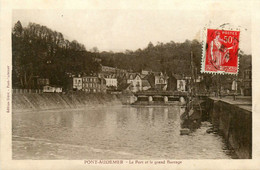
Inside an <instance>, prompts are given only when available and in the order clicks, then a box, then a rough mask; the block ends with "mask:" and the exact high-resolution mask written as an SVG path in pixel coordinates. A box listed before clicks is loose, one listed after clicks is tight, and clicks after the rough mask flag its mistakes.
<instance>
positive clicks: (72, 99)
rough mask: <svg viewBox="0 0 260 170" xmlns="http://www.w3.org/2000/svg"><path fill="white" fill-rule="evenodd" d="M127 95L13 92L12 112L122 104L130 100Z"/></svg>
mask: <svg viewBox="0 0 260 170" xmlns="http://www.w3.org/2000/svg"><path fill="white" fill-rule="evenodd" d="M129 98H130V96H129V95H114V94H101V93H100V94H98V93H96V94H89V93H82V92H73V93H67V94H62V93H40V94H39V93H31V94H13V95H12V109H13V112H24V111H41V110H56V109H78V108H84V107H93V106H96V105H122V104H126V103H127V102H130V100H129Z"/></svg>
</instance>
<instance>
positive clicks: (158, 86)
mask: <svg viewBox="0 0 260 170" xmlns="http://www.w3.org/2000/svg"><path fill="white" fill-rule="evenodd" d="M168 78H169V77H168V76H167V75H166V74H163V73H162V72H152V73H150V74H149V75H147V76H146V77H145V78H144V79H147V80H148V81H149V83H150V85H151V87H152V88H153V89H155V90H166V89H167V84H168Z"/></svg>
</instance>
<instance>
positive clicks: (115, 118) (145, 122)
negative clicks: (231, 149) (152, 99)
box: [13, 106, 229, 159]
mask: <svg viewBox="0 0 260 170" xmlns="http://www.w3.org/2000/svg"><path fill="white" fill-rule="evenodd" d="M183 111H184V110H183V108H180V107H178V106H174V107H130V106H129V107H128V106H127V107H126V106H114V107H99V108H90V109H85V110H74V111H67V112H66V111H65V112H64V111H62V112H36V113H26V114H23V113H16V114H13V136H15V137H16V138H15V144H14V145H13V150H14V156H15V157H18V158H19V157H22V156H21V155H32V156H31V158H35V157H36V158H39V157H41V158H45V159H48V156H49V155H45V154H46V153H47V152H44V153H42V154H39V153H38V155H33V154H32V152H33V153H34V152H35V153H37V152H39V150H48V151H49V152H51V151H53V150H52V149H51V148H55V152H54V155H55V156H56V158H58V157H62V158H63V159H66V158H67V159H73V158H75V157H76V158H81V159H87V158H89V159H92V158H93V159H99V158H102V156H105V158H107V159H108V158H111V159H116V158H117V159H122V158H139V159H162V158H165V159H166V158H170V159H178V158H180V159H185V158H229V157H227V156H226V155H225V154H224V153H223V152H222V150H221V148H222V146H223V145H224V144H223V142H222V141H221V139H219V138H217V137H216V136H214V135H212V134H207V133H205V131H206V129H205V128H204V129H203V127H202V128H201V129H198V130H197V131H196V132H195V133H194V134H193V135H190V136H180V123H181V122H180V115H181V113H183ZM24 137H26V138H24ZM27 137H30V138H32V139H34V140H33V141H27V140H26V139H27ZM19 139H20V140H19ZM46 140H48V146H49V147H46V146H45V144H46V143H45V141H46ZM24 141H26V144H25V143H23V142H24ZM35 141H36V142H38V143H33V142H35ZM28 142H29V144H28ZM30 142H31V143H30ZM39 143H40V144H39ZM20 145H21V146H22V148H23V147H24V145H30V146H33V147H31V148H30V150H21V149H19V147H18V146H20ZM46 145H47V144H46ZM205 145H207V147H208V150H207V151H208V152H203V149H204V146H205ZM50 146H51V147H50ZM65 146H66V147H65ZM26 153H27V154H26ZM29 153H30V154H29ZM73 153H75V154H73ZM76 153H77V154H76ZM216 153H217V154H216Z"/></svg>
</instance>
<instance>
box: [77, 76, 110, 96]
mask: <svg viewBox="0 0 260 170" xmlns="http://www.w3.org/2000/svg"><path fill="white" fill-rule="evenodd" d="M82 90H83V91H85V92H89V93H105V92H106V80H105V79H104V78H99V77H94V76H84V77H82Z"/></svg>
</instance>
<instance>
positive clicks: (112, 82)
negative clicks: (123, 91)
mask: <svg viewBox="0 0 260 170" xmlns="http://www.w3.org/2000/svg"><path fill="white" fill-rule="evenodd" d="M105 80H106V86H107V87H117V79H116V78H105Z"/></svg>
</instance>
